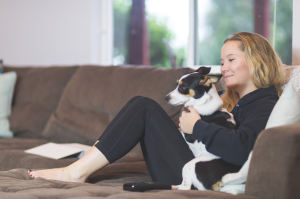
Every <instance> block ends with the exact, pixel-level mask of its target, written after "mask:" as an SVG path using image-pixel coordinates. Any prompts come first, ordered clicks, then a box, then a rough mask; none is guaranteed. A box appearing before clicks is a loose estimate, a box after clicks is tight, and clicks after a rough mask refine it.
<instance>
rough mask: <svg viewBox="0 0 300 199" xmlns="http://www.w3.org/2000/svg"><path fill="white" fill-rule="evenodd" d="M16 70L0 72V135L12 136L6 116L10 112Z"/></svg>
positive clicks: (7, 116)
mask: <svg viewBox="0 0 300 199" xmlns="http://www.w3.org/2000/svg"><path fill="white" fill-rule="evenodd" d="M16 78H17V75H16V72H14V71H11V72H8V73H4V74H0V137H6V138H8V137H12V136H13V133H12V132H11V131H10V125H9V121H8V118H9V116H10V114H11V104H12V96H13V91H14V87H15V83H16Z"/></svg>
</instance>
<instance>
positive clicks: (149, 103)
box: [135, 97, 161, 108]
mask: <svg viewBox="0 0 300 199" xmlns="http://www.w3.org/2000/svg"><path fill="white" fill-rule="evenodd" d="M135 102H136V103H137V104H139V105H140V106H142V107H151V108H156V107H161V106H160V105H159V104H158V103H157V102H156V101H155V100H153V99H151V98H149V97H140V98H138V99H137V100H136V101H135Z"/></svg>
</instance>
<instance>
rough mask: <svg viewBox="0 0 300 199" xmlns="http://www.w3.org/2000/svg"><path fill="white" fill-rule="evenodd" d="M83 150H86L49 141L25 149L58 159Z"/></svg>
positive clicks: (27, 151) (28, 151)
mask: <svg viewBox="0 0 300 199" xmlns="http://www.w3.org/2000/svg"><path fill="white" fill-rule="evenodd" d="M82 151H84V150H83V149H80V148H75V147H71V146H65V145H62V144H56V143H52V142H49V143H47V144H43V145H41V146H37V147H34V148H32V149H28V150H26V151H25V153H31V154H35V155H40V156H44V157H48V158H52V159H56V160H58V159H61V158H64V157H68V156H70V155H74V154H76V153H80V152H82Z"/></svg>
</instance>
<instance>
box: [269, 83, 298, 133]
mask: <svg viewBox="0 0 300 199" xmlns="http://www.w3.org/2000/svg"><path fill="white" fill-rule="evenodd" d="M295 123H300V96H299V93H298V92H297V91H296V90H295V88H294V87H293V86H292V85H291V84H288V85H286V86H285V89H284V90H283V93H282V95H281V96H280V98H279V100H278V102H277V103H276V105H275V106H274V109H273V111H272V113H271V115H270V117H269V120H268V122H267V125H266V129H268V128H273V127H278V126H283V125H288V124H295Z"/></svg>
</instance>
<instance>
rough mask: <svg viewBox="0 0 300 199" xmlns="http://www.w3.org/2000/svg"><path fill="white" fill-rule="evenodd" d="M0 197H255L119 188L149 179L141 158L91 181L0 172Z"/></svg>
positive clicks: (109, 169) (19, 171)
mask: <svg viewBox="0 0 300 199" xmlns="http://www.w3.org/2000/svg"><path fill="white" fill-rule="evenodd" d="M0 179H1V180H0V198H1V199H12V198H13V199H14V198H22V199H23V198H24V199H36V198H49V199H52V198H53V199H54V198H55V199H64V198H70V199H73V198H74V199H75V198H76V199H79V198H80V199H91V198H110V199H114V198H130V199H131V198H135V199H140V198H146V199H147V198H149V199H150V198H157V199H160V198H164V199H166V198H173V199H177V198H178V199H179V198H205V199H235V198H236V199H255V197H252V196H233V195H230V194H226V193H221V192H212V191H197V190H190V191H171V190H163V191H158V190H153V191H146V192H129V191H124V190H123V188H122V185H123V183H125V182H138V181H140V182H147V181H150V178H149V174H148V171H147V168H146V165H145V163H144V162H135V163H119V164H112V165H109V166H107V167H105V168H103V169H102V170H99V171H98V172H96V173H95V174H93V176H91V178H90V181H91V183H74V182H73V183H72V182H61V181H55V180H46V179H38V178H37V179H31V178H30V177H29V176H28V175H27V170H25V169H14V170H10V171H4V172H0Z"/></svg>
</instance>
